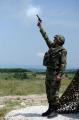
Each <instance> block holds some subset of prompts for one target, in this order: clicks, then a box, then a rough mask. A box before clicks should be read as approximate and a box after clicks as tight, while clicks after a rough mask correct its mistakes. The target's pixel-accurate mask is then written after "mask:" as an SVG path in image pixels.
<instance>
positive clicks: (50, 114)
mask: <svg viewBox="0 0 79 120" xmlns="http://www.w3.org/2000/svg"><path fill="white" fill-rule="evenodd" d="M56 116H57V107H55V106H54V107H53V109H50V113H49V114H48V115H47V118H49V119H50V118H53V117H56Z"/></svg>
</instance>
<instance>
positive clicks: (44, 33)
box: [37, 20, 52, 48]
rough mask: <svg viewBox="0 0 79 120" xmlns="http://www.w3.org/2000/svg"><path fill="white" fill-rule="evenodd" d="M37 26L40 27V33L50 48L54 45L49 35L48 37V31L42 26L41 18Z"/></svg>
mask: <svg viewBox="0 0 79 120" xmlns="http://www.w3.org/2000/svg"><path fill="white" fill-rule="evenodd" d="M37 26H38V27H39V30H40V33H41V35H42V36H43V38H44V40H45V42H46V44H47V46H48V47H49V48H50V47H51V45H52V41H50V40H49V37H48V35H47V33H46V32H45V31H44V29H43V27H42V22H41V21H40V20H38V23H37Z"/></svg>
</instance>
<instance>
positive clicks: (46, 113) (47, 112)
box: [42, 108, 50, 117]
mask: <svg viewBox="0 0 79 120" xmlns="http://www.w3.org/2000/svg"><path fill="white" fill-rule="evenodd" d="M49 114H50V108H48V110H47V111H46V112H44V113H42V116H43V117H45V116H48V115H49Z"/></svg>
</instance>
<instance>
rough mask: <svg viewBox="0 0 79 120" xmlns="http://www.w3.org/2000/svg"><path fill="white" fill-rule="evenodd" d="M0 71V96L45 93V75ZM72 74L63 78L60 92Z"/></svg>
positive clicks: (11, 70)
mask: <svg viewBox="0 0 79 120" xmlns="http://www.w3.org/2000/svg"><path fill="white" fill-rule="evenodd" d="M2 71H3V70H1V69H0V96H5V95H28V94H42V93H45V84H44V83H45V73H34V72H31V71H28V70H26V71H25V70H24V69H23V70H22V69H10V70H9V69H8V70H7V69H4V72H2ZM73 76H74V73H70V74H69V73H67V74H65V76H64V77H63V80H62V83H61V89H60V92H61V93H63V91H64V89H65V88H66V87H67V86H68V84H69V83H70V82H71V79H72V78H73Z"/></svg>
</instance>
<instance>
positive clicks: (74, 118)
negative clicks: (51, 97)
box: [5, 106, 79, 120]
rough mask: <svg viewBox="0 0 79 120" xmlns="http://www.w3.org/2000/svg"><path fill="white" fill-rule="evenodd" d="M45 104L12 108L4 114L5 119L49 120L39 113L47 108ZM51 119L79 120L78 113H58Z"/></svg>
mask: <svg viewBox="0 0 79 120" xmlns="http://www.w3.org/2000/svg"><path fill="white" fill-rule="evenodd" d="M47 108H48V107H47V106H30V107H26V108H22V109H18V110H13V111H11V112H9V113H8V114H6V116H5V120H49V119H47V117H42V116H41V114H42V113H43V112H45V111H46V110H47ZM52 119H53V120H79V114H78V113H77V114H58V116H57V117H54V118H52Z"/></svg>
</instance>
